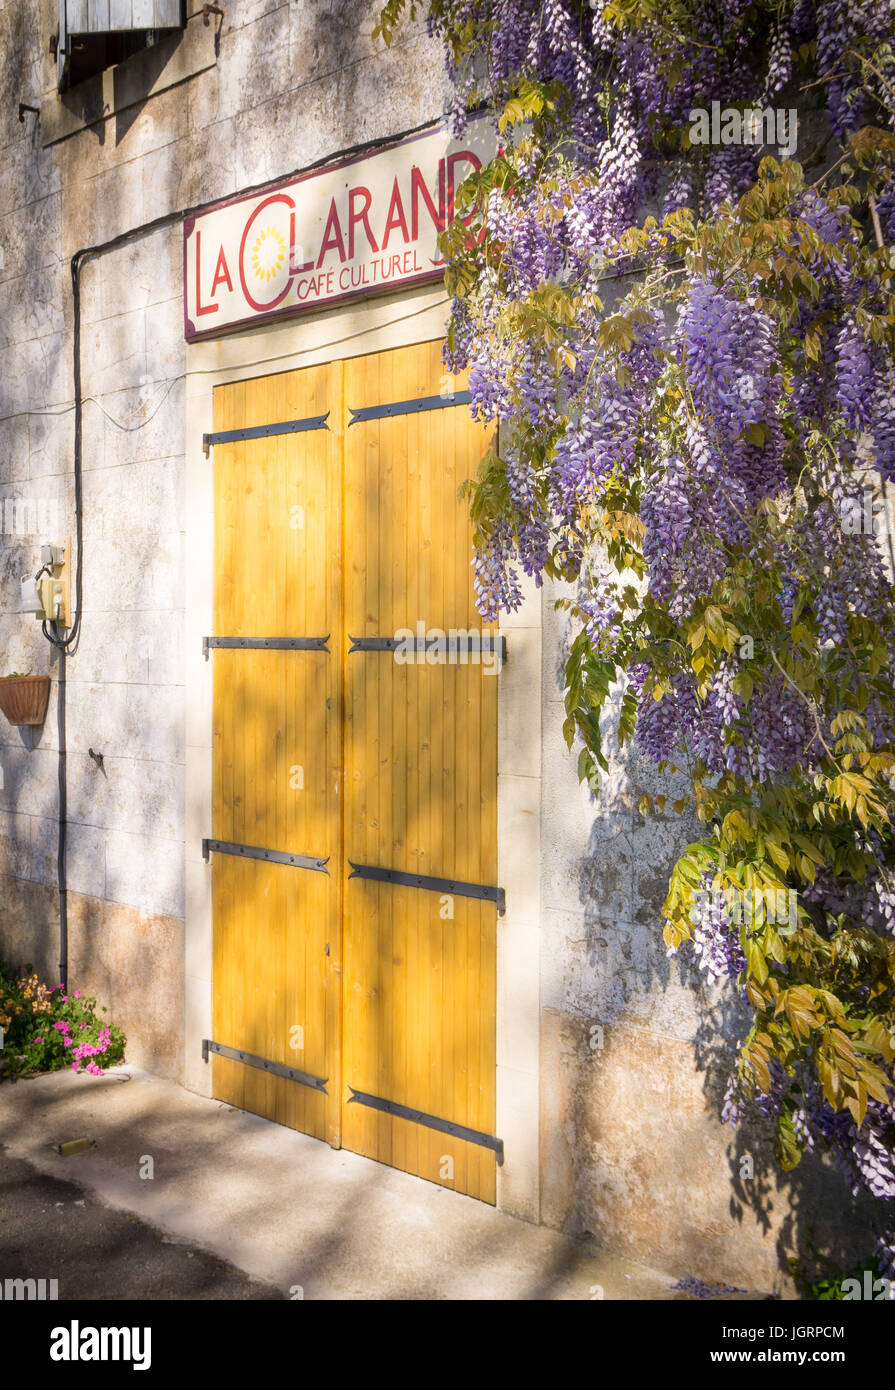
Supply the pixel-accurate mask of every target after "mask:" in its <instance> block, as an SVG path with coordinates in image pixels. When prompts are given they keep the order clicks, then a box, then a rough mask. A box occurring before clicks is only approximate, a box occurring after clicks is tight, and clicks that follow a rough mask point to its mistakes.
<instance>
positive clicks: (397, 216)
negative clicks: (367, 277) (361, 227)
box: [382, 179, 410, 251]
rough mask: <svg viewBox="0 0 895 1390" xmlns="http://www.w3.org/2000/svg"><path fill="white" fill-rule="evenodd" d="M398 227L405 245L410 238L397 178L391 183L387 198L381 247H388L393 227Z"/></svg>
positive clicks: (385, 248)
mask: <svg viewBox="0 0 895 1390" xmlns="http://www.w3.org/2000/svg"><path fill="white" fill-rule="evenodd" d="M396 227H398V228H400V231H401V235H402V237H403V238H404V245H405V246H406V245H407V243H408V241H409V240H410V233H409V232H408V230H407V218H406V217H405V216H404V204H403V202H402V201H401V190H400V188H399V187H398V180H397V179H395V182H394V183H393V184H392V196H391V198H390V199H389V205H388V214H387V215H386V219H385V229H384V231H383V233H382V249H383V251H385V250H387V249H388V239H389V237H390V236H391V234H392V232H393V231H394V230H395V228H396Z"/></svg>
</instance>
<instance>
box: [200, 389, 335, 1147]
mask: <svg viewBox="0 0 895 1390" xmlns="http://www.w3.org/2000/svg"><path fill="white" fill-rule="evenodd" d="M341 383H342V369H341V366H340V365H339V364H338V363H337V364H334V365H331V366H324V367H314V368H310V369H307V370H304V371H298V372H290V373H288V374H285V375H277V376H270V377H262V378H260V379H259V380H256V381H249V382H244V383H236V384H234V385H230V386H225V387H221V388H219V389H218V390H217V391H216V392H215V431H220V432H228V431H243V430H246V429H251V428H252V427H255V426H268V425H271V424H283V423H284V422H289V421H298V420H305V419H310V418H314V417H319V416H321V415H326V414H327V412H328V413H329V418H328V420H327V426H328V427H327V428H322V429H315V430H309V431H302V432H296V433H291V434H290V433H283V434H276V435H272V436H262V437H260V438H253V439H243V440H239V441H238V442H231V443H216V444H215V446H214V470H215V570H216V602H215V636H217V637H219V638H220V637H234V638H256V639H257V638H283V637H303V638H318V637H327V636H328V637H329V644H328V645H329V651H328V652H327V651H324V650H269V651H267V650H257V649H239V648H237V649H226V648H223V649H221V648H218V649H215V650H214V652H213V658H212V659H213V661H214V736H213V737H214V751H213V777H214V789H213V797H214V802H213V830H212V836H213V838H214V839H215V840H217V841H222V842H227V843H231V844H235V845H242V846H247V847H251V848H253V849H260V850H266V851H278V852H281V853H287V854H288V853H291V854H299V855H302V856H305V857H307V858H312V859H313V858H320V859H327V861H328V862H327V864H326V866H325V872H318V871H312V870H309V869H305V868H297V867H292V866H291V865H285V864H280V863H268V862H265V861H263V860H258V859H254V858H242V857H240V856H239V855H237V854H228V853H215V854H214V855H213V890H212V892H213V912H214V948H213V995H214V1009H213V1028H214V1041H215V1042H216V1043H219V1044H224V1045H225V1046H228V1047H232V1048H237V1049H241V1050H244V1051H245V1052H248V1053H250V1054H252V1055H253V1056H255V1057H259V1058H262V1059H265V1060H267V1061H269V1062H273V1063H277V1064H280V1065H285V1066H288V1067H290V1068H291V1069H294V1070H297V1071H300V1072H303V1073H306V1074H308V1075H310V1076H313V1077H316V1078H318V1080H320V1081H324V1082H326V1093H324V1092H323V1091H322V1090H318V1089H315V1088H313V1087H309V1086H305V1085H302V1084H297V1083H296V1082H294V1081H291V1080H287V1079H285V1078H283V1077H281V1076H275V1075H270V1074H266V1073H265V1072H264V1071H262V1070H260V1069H259V1068H257V1067H254V1066H249V1065H245V1064H243V1063H241V1062H238V1061H234V1060H230V1059H229V1058H224V1057H220V1056H215V1057H214V1058H213V1066H214V1076H213V1083H214V1093H215V1095H216V1096H218V1097H219V1098H220V1099H223V1100H227V1101H229V1102H230V1103H231V1104H233V1105H237V1106H240V1107H241V1108H243V1109H245V1110H252V1111H254V1112H255V1113H257V1114H260V1115H266V1116H268V1117H269V1118H270V1119H273V1120H277V1121H279V1122H280V1123H282V1124H286V1125H289V1126H291V1127H292V1128H294V1129H301V1130H304V1131H305V1132H306V1133H308V1134H313V1135H315V1136H316V1137H318V1138H327V1139H329V1140H330V1141H331V1142H333V1143H338V1142H339V1090H340V1087H339V1061H340V1047H339V1031H340V999H339V974H338V959H339V934H340V931H341V916H340V906H339V904H340V893H341V860H340V854H339V847H340V844H339V820H340V809H339V791H340V786H339V784H340V777H341V762H342V749H341V718H340V711H341V674H340V671H341V659H342V652H341V648H342V632H341V622H342V614H341V574H340V553H341V474H342V424H341V420H342V411H341Z"/></svg>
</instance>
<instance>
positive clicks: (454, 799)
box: [343, 343, 497, 1201]
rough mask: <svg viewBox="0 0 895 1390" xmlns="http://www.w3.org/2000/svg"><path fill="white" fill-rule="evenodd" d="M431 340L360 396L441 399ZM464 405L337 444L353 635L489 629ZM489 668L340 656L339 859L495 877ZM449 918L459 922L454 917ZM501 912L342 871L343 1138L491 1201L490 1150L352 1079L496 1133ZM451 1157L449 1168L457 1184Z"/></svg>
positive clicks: (368, 368)
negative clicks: (479, 579) (478, 577)
mask: <svg viewBox="0 0 895 1390" xmlns="http://www.w3.org/2000/svg"><path fill="white" fill-rule="evenodd" d="M442 371H443V369H442V366H441V361H440V347H439V344H437V343H435V344H425V345H423V346H422V347H414V348H406V349H402V350H400V351H396V352H392V353H388V354H382V355H380V356H377V357H365V358H358V359H355V360H353V361H350V362H348V363H346V365H345V402H346V406H347V407H349V408H359V407H362V406H368V405H372V404H377V403H388V402H391V401H407V400H413V399H417V398H419V397H423V396H431V395H437V394H438V391H439V385H440V381H441V379H442ZM489 442H490V441H489V432H488V431H487V430H486V429H485V428H483V427H482V426H479V425H476V424H475V423H474V422H473V421H472V420H471V419H470V417H469V414H468V412H467V411H466V410H464V409H462V408H450V407H449V408H447V409H441V410H433V411H427V412H425V413H420V414H418V415H417V414H407V415H399V416H394V417H386V418H383V419H378V420H371V421H364V422H362V423H359V424H356V425H352V426H350V427H349V429H348V431H347V434H346V452H345V471H346V473H345V475H346V488H345V519H346V535H348V536H351V537H357V540H358V543H357V544H355V545H352V546H351V548H350V549H349V550H348V552H347V554H346V599H345V607H346V624H347V628H348V632H349V633H350V634H351V635H352V636H355V637H392V636H394V635H395V634H396V633H397V632H398V631H399V630H401V629H410V630H411V631H412V632H414V633H416V631H417V624H418V623H422V625H423V629H424V630H425V631H430V630H433V629H440V630H442V631H448V630H450V629H451V628H454V629H463V630H470V629H471V630H479V629H480V628H481V621H480V619H479V618H478V617H477V614H476V612H475V603H474V594H473V586H472V572H471V568H470V560H471V558H472V537H471V527H470V522H469V518H468V513H467V510H466V507H465V505H464V504H463V503H461V502H460V501H459V500H458V497H457V491H458V488H459V487H460V485H461V483H462V482H463V481H464V480H465V479H466V478H467V477H469V476H471V475H474V474H475V471H476V469H477V466H478V463H479V461H480V459H481V458H482V456H483V454H484V453H485V452H486V451H487V448H488V446H489ZM496 715H497V681H496V679H495V678H494V677H493V676H489V675H486V674H485V673H484V669H483V668H482V666H481V665H471V664H467V665H459V664H455V665H448V664H445V665H439V664H429V662H428V661H426V663H425V664H422V663H419V662H414V663H413V664H398V663H397V662H396V660H395V657H394V655H393V654H391V653H388V652H356V653H353V654H352V655H350V656H349V657H348V658H347V664H346V806H345V834H346V849H345V852H346V856H347V858H348V860H349V861H351V862H353V863H361V864H366V865H371V866H374V867H382V868H389V869H396V870H399V871H401V872H404V873H413V874H425V875H428V876H431V877H439V878H459V879H464V880H466V881H469V882H474V883H482V884H494V883H496V877H497V864H496V771H497V769H496V741H497V732H496V731H497V723H496ZM448 912H452V913H453V916H452V917H448V916H446V915H444V914H446V913H448ZM495 936H496V909H495V907H494V906H493V905H492V904H490V903H479V902H476V901H473V900H469V899H465V898H462V897H459V896H456V895H454V896H453V897H452V900H451V901H450V902H447V901H444V900H443V897H442V895H440V894H438V893H433V892H429V891H426V890H422V889H418V888H408V887H398V886H395V885H391V884H379V883H373V882H370V881H368V880H363V879H357V878H349V879H348V881H347V883H346V886H345V937H344V952H345V955H344V983H343V988H344V993H343V999H344V1025H345V1036H344V1080H345V1083H346V1089H345V1099H346V1105H345V1109H344V1112H343V1135H344V1143H345V1144H346V1145H347V1146H348V1147H350V1148H352V1149H355V1150H356V1151H357V1152H360V1153H365V1154H368V1155H370V1156H371V1157H374V1158H378V1159H379V1160H380V1161H382V1162H387V1163H392V1164H394V1165H395V1166H396V1167H400V1168H403V1169H405V1170H406V1171H408V1172H413V1173H418V1174H419V1175H420V1176H423V1177H427V1178H430V1179H432V1180H433V1181H436V1182H437V1181H443V1182H444V1183H445V1185H448V1186H456V1187H458V1188H459V1189H460V1190H462V1191H467V1192H470V1193H472V1194H473V1195H476V1196H480V1197H483V1198H484V1199H485V1200H488V1201H493V1200H494V1187H495V1174H494V1167H495V1159H494V1155H493V1153H491V1152H490V1151H488V1150H483V1149H481V1148H480V1147H479V1146H478V1145H475V1144H472V1143H470V1142H468V1141H464V1140H460V1139H456V1138H452V1137H449V1136H447V1135H445V1134H443V1133H440V1132H438V1131H435V1130H432V1129H429V1128H427V1127H426V1126H424V1125H420V1124H417V1123H415V1122H411V1121H408V1120H405V1119H402V1118H398V1117H395V1116H391V1115H388V1114H383V1113H381V1112H379V1111H376V1110H373V1109H369V1108H367V1107H366V1106H362V1105H359V1104H357V1103H352V1102H351V1100H350V1096H351V1090H350V1089H348V1088H349V1087H350V1088H353V1089H354V1090H360V1091H364V1092H367V1093H370V1094H372V1095H375V1096H377V1097H379V1098H381V1099H383V1100H387V1101H392V1102H396V1103H398V1104H399V1105H404V1106H409V1107H411V1108H412V1109H414V1110H420V1111H423V1112H425V1113H426V1114H429V1115H434V1116H436V1117H438V1118H440V1119H446V1120H451V1121H454V1122H455V1123H459V1124H463V1125H467V1126H469V1127H470V1128H473V1129H476V1130H479V1131H483V1132H485V1133H488V1134H493V1133H494V1123H495V1094H494V1083H495V1018H494V1007H495V1004H494V1001H495V980H494V960H495V954H496V948H495ZM448 1159H449V1160H450V1161H451V1163H452V1165H453V1179H449V1178H448V1177H447V1172H448V1171H449V1168H450V1165H449V1164H448V1163H447V1162H446V1160H448Z"/></svg>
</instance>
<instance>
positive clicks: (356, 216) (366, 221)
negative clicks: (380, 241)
mask: <svg viewBox="0 0 895 1390" xmlns="http://www.w3.org/2000/svg"><path fill="white" fill-rule="evenodd" d="M358 198H363V199H364V205H363V207H362V208H361V209H360V211H359V212H358V211H355V207H354V204H355V200H356V199H358ZM372 201H373V195H372V194H371V192H370V190H369V188H364V186H363V184H359V185H358V187H357V188H352V190H351V192H350V193H349V194H348V259H349V261H353V260H354V224H355V223H356V222H360V223H361V224H362V225H363V229H364V231H365V232H366V234H367V241H368V242H369V243H370V250H371V251H378V250H379V247H378V246H377V244H376V238H375V237H374V235H373V233H372V232H371V231H370V204H371V203H372Z"/></svg>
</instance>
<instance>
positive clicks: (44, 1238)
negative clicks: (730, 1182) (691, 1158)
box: [0, 1067, 682, 1300]
mask: <svg viewBox="0 0 895 1390" xmlns="http://www.w3.org/2000/svg"><path fill="white" fill-rule="evenodd" d="M0 1135H2V1138H3V1143H4V1145H5V1148H4V1150H3V1152H2V1153H0V1276H2V1277H4V1278H5V1277H25V1276H27V1275H31V1276H32V1277H35V1278H41V1277H42V1278H47V1279H50V1278H57V1279H59V1296H60V1299H62V1298H65V1297H67V1296H68V1297H81V1298H114V1297H121V1296H128V1297H142V1298H149V1299H153V1298H212V1299H213V1298H231V1299H232V1298H237V1299H269V1298H278V1297H285V1298H294V1297H296V1296H299V1297H301V1296H303V1297H304V1298H306V1299H312V1298H318V1299H319V1298H332V1299H436V1300H437V1299H512V1300H516V1299H589V1298H594V1297H599V1296H600V1290H602V1295H603V1296H604V1297H605V1298H607V1299H610V1298H624V1299H668V1298H675V1297H677V1298H680V1297H682V1295H681V1294H675V1293H674V1292H673V1291H672V1290H671V1288H670V1285H671V1283H672V1282H673V1280H672V1277H671V1276H669V1275H667V1274H661V1273H659V1272H657V1271H655V1270H651V1269H646V1268H644V1267H643V1266H641V1265H636V1264H633V1263H632V1262H631V1261H628V1260H624V1259H621V1258H619V1257H618V1256H614V1255H607V1254H605V1253H603V1252H600V1251H597V1250H595V1249H594V1247H593V1246H589V1245H585V1244H581V1243H578V1242H575V1241H571V1240H568V1239H566V1238H565V1237H564V1236H561V1235H558V1234H557V1233H556V1232H555V1231H549V1230H546V1229H544V1228H543V1227H537V1226H530V1225H528V1224H527V1223H525V1222H523V1221H517V1220H515V1219H514V1218H512V1217H509V1216H506V1215H504V1214H503V1213H501V1212H498V1211H495V1210H494V1208H492V1207H488V1206H486V1205H484V1204H483V1203H481V1202H476V1201H473V1200H472V1199H471V1198H468V1197H463V1196H460V1195H459V1194H457V1193H455V1192H449V1191H446V1190H445V1189H444V1188H440V1187H436V1186H434V1185H433V1184H431V1183H426V1182H422V1181H419V1180H417V1179H415V1178H411V1177H409V1176H408V1175H407V1174H406V1173H399V1172H397V1171H396V1170H394V1169H391V1168H386V1167H385V1166H383V1165H382V1164H378V1163H373V1162H371V1161H370V1160H369V1159H365V1158H360V1157H359V1156H358V1155H357V1154H351V1153H348V1152H346V1151H344V1150H342V1151H339V1152H336V1151H334V1150H332V1149H330V1148H329V1147H328V1145H326V1144H321V1143H318V1142H316V1141H315V1140H313V1139H308V1138H307V1137H306V1136H305V1135H301V1134H296V1133H295V1132H294V1131H292V1130H288V1129H284V1128H282V1127H281V1126H279V1125H275V1124H271V1123H270V1122H269V1121H267V1120H262V1119H259V1118H258V1117H257V1116H254V1115H248V1114H245V1113H244V1112H242V1111H239V1110H232V1109H230V1108H229V1107H227V1106H225V1105H221V1104H219V1103H218V1102H217V1101H210V1100H205V1099H203V1098H202V1097H199V1096H194V1095H191V1094H190V1093H189V1092H187V1091H183V1090H181V1089H180V1087H178V1086H174V1085H172V1084H171V1083H169V1082H165V1081H160V1080H158V1079H157V1078H155V1077H150V1076H148V1075H147V1074H146V1073H145V1072H140V1071H138V1070H136V1069H134V1068H131V1067H121V1068H116V1069H115V1070H113V1071H111V1072H109V1073H107V1074H106V1075H105V1076H102V1077H90V1076H87V1075H84V1074H81V1075H78V1076H75V1075H73V1074H72V1073H71V1072H70V1071H65V1072H57V1073H54V1074H52V1075H49V1076H41V1077H37V1078H36V1079H34V1080H30V1081H19V1082H17V1083H15V1084H12V1083H4V1084H3V1085H2V1086H0ZM82 1137H83V1138H88V1139H91V1140H94V1141H95V1144H94V1146H93V1147H92V1148H91V1149H90V1150H88V1151H87V1152H86V1153H82V1154H79V1155H77V1156H75V1157H70V1158H63V1157H61V1156H60V1155H59V1154H58V1153H57V1151H56V1145H57V1144H60V1143H64V1142H66V1141H69V1140H73V1139H80V1138H82ZM147 1158H149V1159H151V1160H152V1167H153V1176H152V1177H151V1178H150V1177H141V1170H142V1171H143V1172H146V1171H148V1167H149V1165H148V1164H147V1162H146V1160H147ZM60 1203H61V1205H58V1204H60ZM299 1287H300V1288H301V1291H302V1292H301V1293H300V1294H299V1293H298V1289H299Z"/></svg>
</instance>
